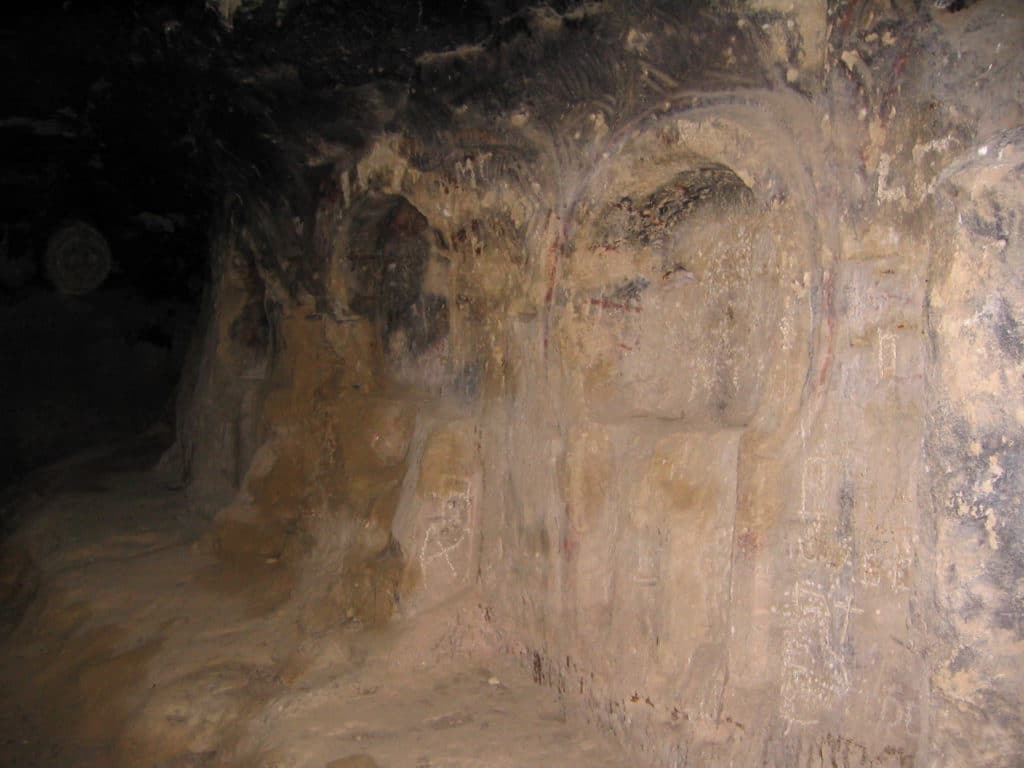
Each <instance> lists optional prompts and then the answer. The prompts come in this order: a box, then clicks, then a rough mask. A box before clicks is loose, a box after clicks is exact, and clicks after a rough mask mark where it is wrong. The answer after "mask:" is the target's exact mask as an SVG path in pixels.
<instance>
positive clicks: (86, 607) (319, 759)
mask: <svg viewBox="0 0 1024 768" xmlns="http://www.w3.org/2000/svg"><path fill="white" fill-rule="evenodd" d="M145 457H146V451H145V450H144V449H140V448H139V447H138V446H134V447H133V446H129V447H128V449H127V450H124V449H122V450H120V451H116V452H112V453H109V452H108V453H106V454H102V453H94V454H93V455H91V456H87V457H79V458H76V459H74V460H70V461H67V462H64V463H62V464H60V465H57V466H54V467H50V468H47V469H46V470H43V471H41V472H39V473H37V474H36V475H35V476H34V478H33V479H32V480H31V481H30V482H27V483H25V484H24V485H23V486H22V487H20V488H19V489H18V491H17V492H16V493H15V494H8V499H7V502H6V507H7V513H6V514H5V518H6V519H7V521H8V524H10V522H11V514H10V510H12V509H15V508H16V509H17V520H18V524H17V526H15V527H14V532H13V533H10V534H8V535H7V537H6V540H5V542H4V545H5V546H4V550H3V552H4V555H3V560H2V569H0V597H2V598H3V602H2V612H0V633H2V634H0V651H2V653H0V686H2V690H3V691H4V692H5V695H4V696H3V697H0V765H2V766H19V767H20V768H34V767H36V766H39V767H42V766H55V765H61V766H65V767H68V768H71V767H80V768H100V767H101V766H103V767H106V766H113V765H125V766H128V765H130V766H160V768H171V767H174V768H185V767H186V766H196V767H197V766H203V767H204V768H214V767H220V766H267V767H268V768H269V766H279V767H281V768H283V767H284V766H296V767H298V766H311V767H312V766H315V768H324V767H325V766H332V767H333V768H337V767H344V768H372V766H380V767H381V768H388V767H389V766H391V767H394V768H401V767H403V766H408V767H409V768H429V767H440V766H449V767H452V766H466V767H469V766H481V767H482V766H556V765H558V766H561V765H566V766H572V765H587V766H598V767H600V766H621V765H636V764H637V762H636V760H634V759H631V758H628V757H627V756H626V755H625V754H624V753H623V752H622V750H621V748H620V747H619V746H618V745H617V744H616V743H615V742H614V740H613V739H612V737H611V736H610V735H609V734H607V733H604V732H598V731H596V730H594V729H593V728H592V727H590V726H588V725H586V724H585V723H584V722H583V720H582V718H581V716H580V715H579V714H578V713H573V712H571V711H566V709H565V708H564V706H563V705H562V704H561V703H560V702H559V700H558V698H557V697H556V695H555V692H554V691H553V690H552V689H550V688H546V687H543V686H538V685H536V684H535V683H534V681H533V680H532V679H531V675H530V673H529V671H528V670H526V669H524V668H523V667H522V665H520V664H519V663H517V662H516V660H515V659H514V658H513V657H511V656H510V655H507V654H502V653H499V652H498V651H496V650H495V649H494V647H493V646H490V647H488V644H487V643H473V642H468V643H462V642H461V641H459V640H458V637H459V632H458V626H457V624H458V622H457V621H456V623H455V625H454V629H453V625H452V622H451V617H452V616H457V615H458V612H457V611H456V610H454V609H452V610H447V611H445V612H443V613H442V614H439V616H441V615H443V616H444V617H446V618H444V619H443V620H441V619H437V620H432V619H431V617H430V616H429V615H428V616H426V617H420V618H418V619H415V620H409V619H403V620H400V621H396V622H393V623H392V624H390V625H388V626H386V627H384V628H377V629H368V628H360V627H356V626H353V625H352V624H351V623H350V624H348V625H342V626H339V627H336V628H334V629H332V630H331V631H329V632H326V633H324V634H321V635H319V636H317V637H311V636H309V635H308V633H303V632H302V631H301V629H300V626H301V621H300V620H299V619H300V614H299V610H300V609H299V608H298V607H297V605H296V603H297V602H299V601H297V600H296V599H295V597H294V595H295V593H296V591H297V590H296V588H295V584H296V578H295V577H294V576H293V575H292V574H290V573H289V571H288V569H287V568H286V567H285V566H283V565H281V564H280V563H273V562H265V563H260V564H258V565H254V564H251V563H250V564H237V563H236V564H228V563H225V562H223V561H219V560H218V559H217V558H216V557H214V556H213V555H212V554H210V553H209V552H206V551H204V548H203V547H202V546H200V545H199V542H200V541H201V539H200V538H199V535H200V533H201V531H202V528H203V523H202V522H201V521H202V517H201V515H199V514H196V513H193V512H190V511H189V508H188V503H187V501H186V498H185V496H184V494H183V493H182V492H181V491H179V490H171V489H168V488H167V487H165V486H164V485H162V484H161V482H160V480H159V478H158V477H157V476H156V475H155V474H154V473H153V472H151V471H148V470H146V469H144V468H142V467H141V466H140V465H142V464H144V463H145V461H144V459H145ZM15 496H16V497H17V498H16V499H15ZM445 622H447V624H445Z"/></svg>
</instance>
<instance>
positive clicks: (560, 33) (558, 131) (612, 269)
mask: <svg viewBox="0 0 1024 768" xmlns="http://www.w3.org/2000/svg"><path fill="white" fill-rule="evenodd" d="M519 21H520V25H519V26H518V27H516V28H515V32H514V34H513V33H511V32H510V34H509V35H507V36H506V37H502V38H495V39H492V40H491V41H490V42H489V43H488V44H485V45H481V46H475V47H463V48H460V49H458V50H453V51H446V52H440V53H434V54H426V55H423V56H421V57H420V58H419V60H418V61H417V64H418V72H417V75H416V77H415V79H414V80H413V81H411V82H410V83H409V84H408V87H406V88H394V87H390V86H387V87H385V86H384V85H382V86H380V87H361V88H359V89H354V90H351V91H346V92H344V93H342V92H341V91H339V95H338V97H337V98H338V102H339V107H338V109H339V110H340V111H341V112H342V113H343V116H342V118H339V119H344V120H347V121H348V124H349V125H355V124H358V125H359V126H360V128H359V132H358V137H357V138H352V137H351V136H349V137H348V138H342V139H339V138H337V136H336V135H334V134H331V132H330V125H327V124H324V122H323V121H321V123H320V124H314V125H307V126H303V127H302V128H301V129H296V130H301V131H302V132H304V133H303V134H302V135H303V139H304V141H305V142H306V146H307V147H309V148H310V149H309V150H308V152H307V155H306V156H305V158H304V159H303V164H302V165H300V166H296V167H295V168H294V169H293V178H294V179H295V180H296V181H295V183H294V185H293V187H290V188H285V189H277V190H267V189H264V190H262V191H260V190H258V189H252V190H248V191H242V192H240V193H239V194H238V195H234V196H232V198H231V199H230V200H229V201H227V202H226V203H225V209H224V213H223V215H222V227H221V229H222V236H221V238H220V240H219V243H218V245H217V256H218V258H219V262H218V264H219V267H218V270H217V274H218V282H217V284H216V287H215V290H214V291H213V293H212V296H211V302H210V310H211V311H210V312H209V313H208V316H209V323H208V325H207V329H206V335H205V339H204V340H202V342H201V343H200V344H199V345H198V346H197V350H196V364H195V366H194V370H193V374H192V375H191V377H190V378H189V380H188V382H189V383H188V385H187V386H186V388H185V390H184V391H183V396H182V400H181V410H180V430H179V431H180V434H179V442H178V445H177V446H176V448H175V452H174V454H173V456H172V457H171V458H174V459H175V460H176V461H177V463H178V465H179V467H180V468H181V469H182V470H183V471H186V472H187V474H188V476H189V479H190V482H191V487H192V489H193V492H194V493H195V494H197V495H200V496H202V495H203V494H207V493H210V492H212V491H218V492H224V491H227V492H231V493H234V494H235V500H234V501H233V502H232V503H231V504H230V505H229V506H227V507H226V508H225V509H222V510H221V511H220V512H218V513H217V516H216V520H215V525H214V527H213V530H212V533H211V534H210V537H209V539H210V543H211V545H212V546H214V547H215V548H217V550H218V551H219V552H221V553H222V554H223V555H224V556H225V557H261V558H271V559H275V560H277V559H280V558H285V559H289V560H292V561H294V562H295V563H296V564H297V567H301V563H302V562H303V559H304V558H305V557H306V555H307V554H308V553H309V552H311V551H313V550H314V549H316V548H318V547H319V548H320V549H323V547H324V546H329V547H331V548H333V549H331V551H333V552H335V553H336V558H335V560H334V562H335V563H336V569H335V570H334V572H333V574H331V573H330V572H329V571H328V572H326V573H325V571H324V570H323V565H322V559H321V561H320V562H321V565H320V566H318V567H319V568H320V570H319V571H318V576H317V578H316V579H313V580H311V581H310V582H309V589H308V592H307V594H308V595H309V596H310V597H309V598H308V599H309V605H308V609H307V610H306V612H305V613H304V616H306V617H307V621H306V622H305V624H306V626H305V629H306V631H309V632H316V631H318V630H319V629H322V628H323V627H325V626H329V625H331V624H334V623H339V622H344V621H351V620H359V621H364V622H369V623H374V622H381V621H385V620H387V619H388V617H389V616H391V615H392V614H393V613H394V612H395V611H397V612H398V613H400V614H402V615H412V614H415V613H417V612H421V611H425V610H434V609H438V607H439V606H440V607H441V608H440V609H442V610H443V606H444V605H445V604H447V603H449V602H450V601H452V600H455V599H457V598H459V597H460V596H465V595H467V594H469V595H473V596H474V598H473V599H475V600H478V601H479V603H480V605H481V607H482V609H483V611H482V612H483V615H484V616H485V617H486V619H485V620H486V621H488V622H491V623H492V624H493V626H494V627H495V628H496V629H497V631H499V632H500V633H501V634H502V636H503V637H505V638H506V639H507V643H508V649H509V650H510V652H514V653H519V654H521V656H522V658H523V661H524V663H525V664H528V665H529V666H530V667H531V668H532V670H533V673H534V676H535V679H536V680H537V682H538V683H543V684H546V685H551V686H555V687H557V688H558V690H559V692H561V693H562V694H563V695H564V696H566V697H569V698H572V699H574V700H577V701H582V702H584V703H585V705H586V709H587V711H588V712H590V713H591V716H592V717H593V718H594V719H596V720H597V721H599V722H601V723H603V724H605V725H607V726H608V727H610V728H611V729H613V730H614V731H616V732H617V733H618V734H620V736H621V738H622V739H623V740H624V741H626V742H627V743H629V744H631V745H632V746H633V747H634V748H635V749H637V750H638V751H640V752H643V753H644V754H646V755H647V756H648V757H649V758H650V759H651V760H652V761H654V762H655V763H656V764H659V765H666V766H684V765H779V766H782V765H786V766H793V765H798V766H844V767H845V766H850V767H852V766H869V765H870V766H929V767H931V766H935V767H938V766H961V765H986V766H1011V765H1019V764H1020V761H1021V760H1022V759H1024V719H1022V716H1021V713H1022V707H1024V694H1022V691H1024V675H1022V672H1021V669H1020V665H1019V663H1016V662H1017V660H1018V659H1019V658H1020V654H1021V653H1022V652H1024V551H1022V549H1021V547H1022V538H1021V532H1022V530H1024V518H1022V513H1021V509H1022V507H1021V495H1022V483H1024V480H1022V476H1021V474H1020V472H1019V467H1020V466H1021V445H1024V442H1022V439H1024V402H1022V398H1021V374H1022V372H1024V371H1022V369H1021V366H1022V364H1024V339H1022V336H1021V330H1020V323H1021V322H1022V320H1021V318H1022V317H1024V282H1022V280H1024V278H1022V275H1024V271H1022V267H1021V265H1022V234H1024V232H1022V217H1021V212H1022V189H1024V187H1022V186H1021V183H1020V182H1021V174H1022V170H1021V169H1022V168H1024V154H1022V153H1024V106H1022V104H1024V100H1022V95H1024V92H1022V88H1024V75H1022V72H1021V70H1020V66H1019V63H1020V61H1022V53H1024V8H1021V7H1020V5H1019V4H1017V3H1014V2H1010V1H1006V2H1000V1H999V0H988V1H985V2H978V3H975V4H970V5H968V7H967V8H965V9H963V10H961V11H960V12H958V13H955V14H954V13H949V12H948V11H946V10H944V9H941V8H938V7H933V5H932V4H931V3H925V4H919V3H912V2H902V0H894V2H882V1H881V0H865V1H863V2H860V1H858V2H846V3H838V2H828V3H824V2H822V3H812V2H807V3H789V2H783V1H782V0H770V1H769V0H761V1H760V2H756V3H754V2H752V3H749V4H740V5H737V6H729V7H721V6H718V5H717V4H715V5H709V6H707V7H704V6H699V7H698V6H685V7H683V6H682V4H676V3H646V4H633V3H618V2H607V3H594V4H588V5H583V6H579V7H577V8H576V9H575V10H574V11H571V12H567V13H566V14H564V15H557V14H555V13H554V12H552V11H542V10H535V11H531V12H529V13H525V14H522V15H521V16H520V17H519ZM329 122H330V121H327V123H329ZM331 125H336V123H332V124H331ZM349 133H351V131H349ZM332 136H333V137H332ZM324 537H329V538H330V541H329V542H328V543H326V544H325V540H324Z"/></svg>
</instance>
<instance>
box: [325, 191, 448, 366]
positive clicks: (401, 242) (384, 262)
mask: <svg viewBox="0 0 1024 768" xmlns="http://www.w3.org/2000/svg"><path fill="white" fill-rule="evenodd" d="M430 237H431V230H430V227H429V224H428V221H427V218H426V217H425V216H424V215H423V214H422V213H421V212H420V211H419V210H418V209H417V208H416V207H415V206H414V205H412V203H410V202H409V201H408V200H407V199H406V198H405V197H403V196H401V195H384V194H382V195H377V194H368V195H366V196H364V197H362V198H361V199H359V200H357V201H356V202H355V203H354V204H353V206H352V208H351V209H350V212H349V215H348V221H347V235H346V240H347V248H346V250H345V256H344V258H343V259H342V261H341V264H340V268H341V270H342V272H343V274H344V278H345V279H344V284H345V287H346V292H347V300H348V310H349V311H350V312H351V313H353V314H355V315H357V316H361V317H363V318H367V319H369V320H371V321H372V322H373V324H374V326H375V328H376V330H377V333H378V336H379V339H380V341H381V343H382V347H383V349H384V350H385V351H386V352H387V353H388V355H389V356H393V357H401V356H404V355H406V354H409V355H412V356H413V357H416V356H418V355H420V354H422V353H423V352H425V351H426V350H427V349H429V348H430V347H432V346H433V345H435V344H436V343H437V342H438V341H439V340H441V339H443V338H445V337H446V336H447V333H448V301H447V298H446V297H445V296H443V295H439V294H437V293H433V292H431V291H430V290H429V289H428V287H427V285H426V280H427V277H428V267H429V263H430V258H431V240H430Z"/></svg>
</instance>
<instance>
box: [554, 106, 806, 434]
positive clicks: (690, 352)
mask: <svg viewBox="0 0 1024 768" xmlns="http://www.w3.org/2000/svg"><path fill="white" fill-rule="evenodd" d="M768 128H769V126H762V125H761V124H760V122H758V121H757V120H754V121H752V122H751V121H746V122H745V121H743V120H737V121H729V120H726V119H723V118H721V117H716V118H715V119H713V120H708V119H706V117H703V116H700V115H695V114H690V115H685V116H682V117H673V118H666V119H665V120H663V121H660V122H658V123H656V124H654V125H653V126H651V127H650V128H648V129H646V130H643V131H640V132H636V133H633V134H630V135H628V136H627V137H626V138H624V139H622V140H620V141H619V142H617V143H616V144H615V145H614V146H613V149H614V151H612V152H608V153H606V159H605V160H604V161H603V162H602V163H601V164H600V165H599V166H598V167H597V168H595V170H594V172H593V173H592V175H591V177H590V178H589V179H588V180H587V183H586V186H585V188H584V189H583V191H582V192H581V194H580V195H579V197H578V199H577V201H576V202H575V204H574V207H573V211H572V217H571V222H570V234H569V238H568V244H567V257H566V260H565V264H564V266H563V269H562V272H561V274H560V286H559V287H560V291H559V296H560V299H561V301H560V304H561V306H560V307H559V308H558V320H557V322H558V329H559V339H560V348H561V352H562V360H563V366H564V368H565V369H566V371H567V373H568V374H569V377H570V379H571V380H572V381H573V382H574V383H575V384H576V386H577V388H578V391H579V394H580V395H581V400H582V402H583V403H584V407H585V409H586V410H587V413H588V416H589V417H590V418H593V419H596V420H599V421H614V420H620V419H623V418H633V417H652V418H658V419H669V420H676V421H679V422H680V423H681V425H683V426H685V427H687V428H700V429H706V428H713V427H715V426H727V427H741V426H746V425H748V424H750V423H751V422H752V421H753V420H755V419H767V420H768V421H776V422H777V421H778V419H780V418H782V417H783V416H784V414H785V413H787V412H790V413H791V412H792V411H793V410H794V408H793V406H794V404H795V403H794V398H795V397H799V392H800V388H801V386H802V384H803V382H804V381H805V380H806V378H807V370H808V364H809V361H808V356H807V355H808V340H809V335H810V332H811V328H810V321H809V316H810V315H811V314H812V312H810V311H809V307H810V298H809V295H810V292H811V291H812V288H813V285H812V284H813V282H814V280H815V270H814V264H815V263H816V254H815V247H816V235H815V226H814V222H813V216H810V215H808V213H807V211H808V209H809V208H810V207H812V206H813V203H814V202H815V201H814V200H812V199H809V195H810V194H811V193H810V191H809V185H808V183H807V181H806V179H805V178H804V176H803V172H802V168H801V167H800V165H799V163H793V162H792V161H790V160H789V159H788V158H787V149H786V147H785V146H781V147H775V148H773V147H771V146H770V145H769V144H768V143H767V142H766V141H765V139H764V137H763V136H761V135H760V134H759V133H758V132H759V131H760V130H764V132H765V133H766V134H767V133H768ZM770 128H771V129H773V131H774V136H775V137H776V139H775V141H776V143H777V144H779V143H780V142H778V136H779V135H780V131H779V129H778V126H776V125H774V124H770ZM781 144H785V142H781ZM765 404H771V407H769V408H764V407H763V406H765Z"/></svg>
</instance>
